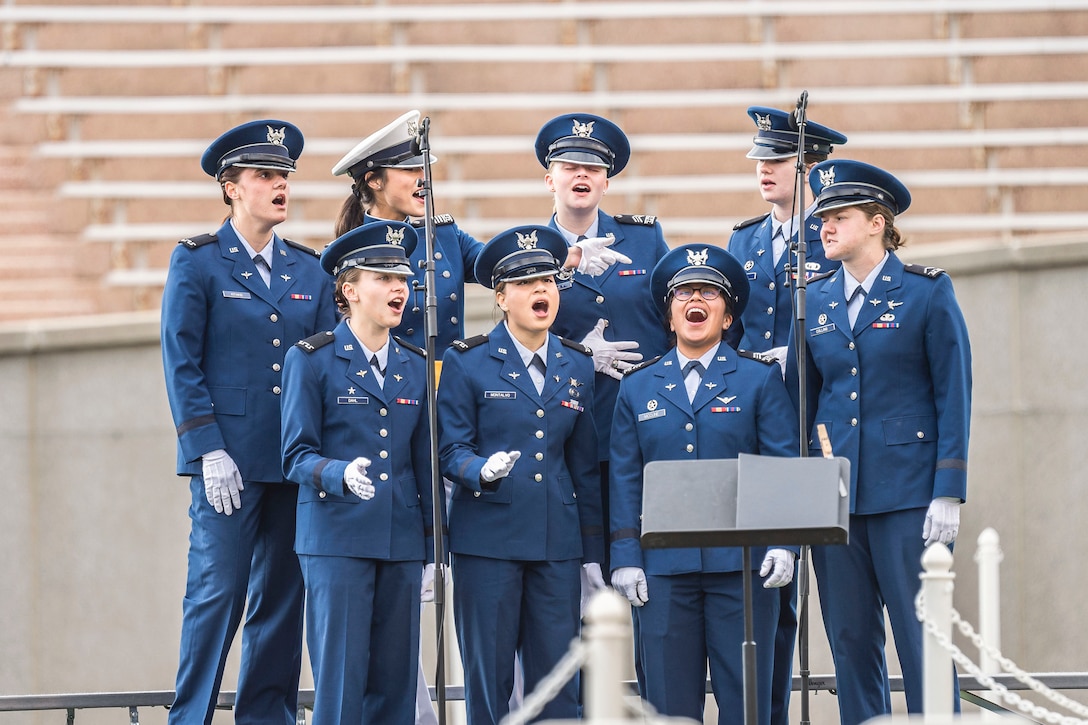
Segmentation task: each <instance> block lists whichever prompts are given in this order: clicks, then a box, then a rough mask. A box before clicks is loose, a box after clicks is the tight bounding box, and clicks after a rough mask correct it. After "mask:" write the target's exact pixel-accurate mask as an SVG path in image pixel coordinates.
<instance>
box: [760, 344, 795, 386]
mask: <svg viewBox="0 0 1088 725" xmlns="http://www.w3.org/2000/svg"><path fill="white" fill-rule="evenodd" d="M788 350H789V347H788V346H786V345H782V346H781V347H772V348H771V349H770V350H764V351H763V354H764V355H770V356H771V357H773V358H774V359H775V360H777V361H778V367H779V368H780V369H781V370H782V379H783V380H785V379H786V352H787V351H788Z"/></svg>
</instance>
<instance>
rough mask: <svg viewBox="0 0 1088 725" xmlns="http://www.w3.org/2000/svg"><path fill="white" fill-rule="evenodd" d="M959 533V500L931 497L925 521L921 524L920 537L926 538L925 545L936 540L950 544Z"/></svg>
mask: <svg viewBox="0 0 1088 725" xmlns="http://www.w3.org/2000/svg"><path fill="white" fill-rule="evenodd" d="M959 533H960V500H959V499H958V498H947V497H944V496H942V497H940V498H935V499H933V500H932V501H931V502H930V503H929V511H926V522H925V523H924V524H923V525H922V538H923V539H925V540H926V546H929V545H930V544H935V543H937V542H938V541H939V542H941V543H942V544H945V545H947V544H951V543H952V542H953V541H955V540H956V535H957V534H959Z"/></svg>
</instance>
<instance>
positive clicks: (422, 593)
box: [419, 564, 434, 602]
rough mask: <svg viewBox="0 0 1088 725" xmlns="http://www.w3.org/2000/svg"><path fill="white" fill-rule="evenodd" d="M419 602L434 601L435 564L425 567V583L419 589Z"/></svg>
mask: <svg viewBox="0 0 1088 725" xmlns="http://www.w3.org/2000/svg"><path fill="white" fill-rule="evenodd" d="M419 601H421V602H433V601H434V564H427V565H426V566H424V567H423V582H422V585H421V586H420V589H419Z"/></svg>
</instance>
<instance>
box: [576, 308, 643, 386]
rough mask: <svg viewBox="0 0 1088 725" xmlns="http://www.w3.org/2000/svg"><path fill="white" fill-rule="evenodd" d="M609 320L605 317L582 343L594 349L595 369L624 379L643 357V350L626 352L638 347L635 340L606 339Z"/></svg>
mask: <svg viewBox="0 0 1088 725" xmlns="http://www.w3.org/2000/svg"><path fill="white" fill-rule="evenodd" d="M606 327H608V320H606V319H604V318H603V317H602V318H600V319H599V320H597V324H596V325H594V326H593V329H592V330H590V331H589V333H588V334H586V336H585V338H583V339H582V344H583V345H585V346H586V347H588V348H589V349H590V350H592V351H593V369H594V370H596V371H597V372H599V373H604V374H605V375H608V376H609V377H612V378H615V379H616V380H623V374H624V373H625V372H627V371H628V370H630V369H631V368H632V367H634V363H637V362H638V361H639V360H641V359H642V353H641V352H626V351H627V350H634V349H636V348H637V347H638V343H637V342H635V341H634V340H630V341H622V340H620V341H616V342H611V341H609V340H606V339H604V328H606Z"/></svg>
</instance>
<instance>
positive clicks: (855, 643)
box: [788, 161, 971, 725]
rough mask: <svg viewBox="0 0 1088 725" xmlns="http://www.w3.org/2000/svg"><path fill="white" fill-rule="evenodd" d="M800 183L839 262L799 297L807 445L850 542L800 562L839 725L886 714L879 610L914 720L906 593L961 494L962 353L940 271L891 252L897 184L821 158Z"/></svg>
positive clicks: (964, 347) (966, 348) (966, 355)
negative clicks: (815, 602)
mask: <svg viewBox="0 0 1088 725" xmlns="http://www.w3.org/2000/svg"><path fill="white" fill-rule="evenodd" d="M809 182H810V184H811V186H812V189H813V193H814V194H817V195H818V196H817V199H816V214H818V215H819V216H820V218H821V219H822V220H823V229H822V231H821V235H822V238H823V243H824V251H825V252H826V254H827V258H828V259H829V260H831V261H833V262H841V264H842V268H841V269H840V270H838V271H836V272H834V273H831V274H828V275H825V276H823V277H818V278H814V279H813V280H812V284H811V285H810V287H809V291H808V309H807V320H806V326H807V328H808V329H806V330H805V336H806V339H807V343H808V390H807V398H808V411H809V431H810V432H811V433H812V436H811V439H812V442H811V443H810V446H811V451H812V455H814V456H816V455H820V447H819V444H818V443H817V442H816V441H817V435H816V433H817V427H816V426H819V425H823V426H825V428H826V430H827V434H828V436H829V437H830V440H831V447H832V449H833V451H834V453H835V455H837V456H844V457H846V458H848V459H849V460H850V464H851V465H850V513H851V516H850V543H849V544H848V545H846V546H816V547H813V550H812V563H813V567H814V568H815V570H816V579H817V582H818V584H819V591H820V608H821V611H822V613H823V620H824V628H825V629H826V631H827V635H828V639H829V640H830V643H831V652H832V655H833V657H834V661H835V676H836V681H837V683H838V691H839V713H840V717H841V720H842V723H843V725H854V724H855V723H860V722H862V721H865V720H868V719H869V718H872V717H876V716H878V715H881V714H884V713H888V712H890V711H891V709H890V695H889V688H888V675H887V664H886V661H885V656H884V642H885V632H884V608H885V607H887V610H888V616H889V618H890V620H891V625H892V632H893V633H894V635H895V646H896V651H897V652H898V654H899V663H900V665H901V667H902V672H903V684H904V688H905V690H906V697H907V708H908V710H910V711H911V712H921V708H922V661H921V660H922V627H921V624H920V623H919V622H918V620H917V619H916V617H915V613H914V597H915V595H916V594H917V591H918V575H919V573H920V572H921V558H922V553H923V550H924V548H925V546H927V545H929V544H931V543H933V542H936V541H940V542H941V543H944V544H950V543H951V542H952V541H953V540H954V539H955V537H956V534H957V532H958V529H959V506H960V504H961V503H962V502H963V501H964V500H965V499H966V496H967V439H968V431H969V423H970V417H971V348H970V343H969V341H968V338H967V326H966V325H965V323H964V320H963V315H962V314H961V313H960V308H959V305H958V304H957V303H956V297H955V294H954V293H953V291H952V282H951V281H950V280H949V278H948V275H946V274H945V273H944V272H943V271H942V270H940V269H936V268H934V267H921V266H917V265H904V264H903V263H902V262H901V261H900V260H899V257H897V256H896V254H895V250H896V249H897V248H898V247H899V246H900V236H899V231H898V230H897V229H896V228H895V226H894V224H895V216H896V215H897V214H901V213H903V212H904V211H906V209H907V207H908V206H909V205H910V193H909V192H908V191H907V189H906V188H905V187H904V186H903V184H901V183H900V182H899V181H898V180H897V179H896V178H895V177H894V176H892V175H891V174H889V173H888V172H886V171H884V170H882V169H878V168H876V167H873V166H869V165H868V164H863V163H860V162H857V161H837V162H831V161H824V162H823V163H820V164H818V165H816V166H815V167H814V168H813V170H812V173H811V175H810V176H809ZM788 373H789V375H790V377H791V378H792V377H793V376H794V375H795V374H796V363H795V362H794V361H793V359H792V358H791V361H790V365H789V366H788ZM792 390H793V389H792V388H791V392H792ZM949 696H950V697H953V696H954V690H953V689H952V688H951V687H950V688H949ZM957 702H958V701H957Z"/></svg>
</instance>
